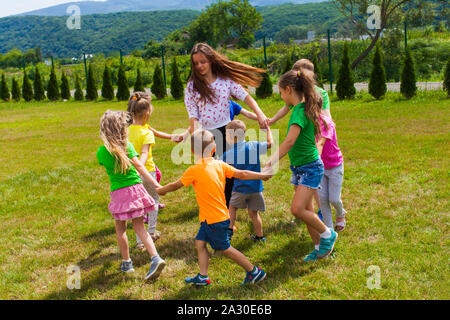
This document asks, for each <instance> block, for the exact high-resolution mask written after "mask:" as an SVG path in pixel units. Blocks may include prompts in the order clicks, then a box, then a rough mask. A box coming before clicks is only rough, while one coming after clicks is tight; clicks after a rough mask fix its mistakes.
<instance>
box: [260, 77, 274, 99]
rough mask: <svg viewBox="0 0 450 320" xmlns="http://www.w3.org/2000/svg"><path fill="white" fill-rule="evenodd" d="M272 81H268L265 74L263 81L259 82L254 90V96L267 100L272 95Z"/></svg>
mask: <svg viewBox="0 0 450 320" xmlns="http://www.w3.org/2000/svg"><path fill="white" fill-rule="evenodd" d="M272 86H273V85H272V80H270V75H269V72H265V73H264V74H263V79H262V81H261V84H260V85H259V87H258V88H257V89H256V96H257V97H258V98H267V97H270V96H272V94H273V88H272Z"/></svg>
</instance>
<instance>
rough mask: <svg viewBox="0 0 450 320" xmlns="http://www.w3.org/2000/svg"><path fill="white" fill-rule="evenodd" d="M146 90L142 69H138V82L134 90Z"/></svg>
mask: <svg viewBox="0 0 450 320" xmlns="http://www.w3.org/2000/svg"><path fill="white" fill-rule="evenodd" d="M137 91H142V92H144V91H145V87H144V82H143V81H142V76H141V69H140V68H138V69H137V74H136V82H135V83H134V92H137Z"/></svg>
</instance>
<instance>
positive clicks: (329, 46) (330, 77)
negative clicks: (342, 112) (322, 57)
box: [327, 29, 333, 93]
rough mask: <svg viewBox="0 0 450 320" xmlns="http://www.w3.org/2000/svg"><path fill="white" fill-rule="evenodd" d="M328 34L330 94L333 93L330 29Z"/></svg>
mask: <svg viewBox="0 0 450 320" xmlns="http://www.w3.org/2000/svg"><path fill="white" fill-rule="evenodd" d="M327 33H328V65H329V70H330V71H329V75H328V78H329V79H330V93H333V68H332V67H331V39H330V29H328V31H327Z"/></svg>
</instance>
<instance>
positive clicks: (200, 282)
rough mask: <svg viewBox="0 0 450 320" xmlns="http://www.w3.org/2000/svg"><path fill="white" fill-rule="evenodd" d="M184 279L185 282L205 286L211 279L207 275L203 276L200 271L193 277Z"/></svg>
mask: <svg viewBox="0 0 450 320" xmlns="http://www.w3.org/2000/svg"><path fill="white" fill-rule="evenodd" d="M184 281H185V282H186V283H192V284H195V285H196V286H207V285H209V284H210V283H211V279H209V277H208V276H206V277H203V276H201V275H200V273H197V275H196V276H195V277H187V278H186V279H184Z"/></svg>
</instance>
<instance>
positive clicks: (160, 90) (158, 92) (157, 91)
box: [151, 64, 167, 99]
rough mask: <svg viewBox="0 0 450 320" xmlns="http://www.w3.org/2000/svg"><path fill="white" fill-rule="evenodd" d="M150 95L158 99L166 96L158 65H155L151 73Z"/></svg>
mask: <svg viewBox="0 0 450 320" xmlns="http://www.w3.org/2000/svg"><path fill="white" fill-rule="evenodd" d="M151 89H152V93H153V94H154V95H155V96H156V97H157V98H158V99H162V98H164V97H165V96H166V95H167V91H166V86H165V85H164V79H163V74H162V70H161V68H160V66H159V64H157V65H156V67H155V71H154V73H153V85H152V88H151Z"/></svg>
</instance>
